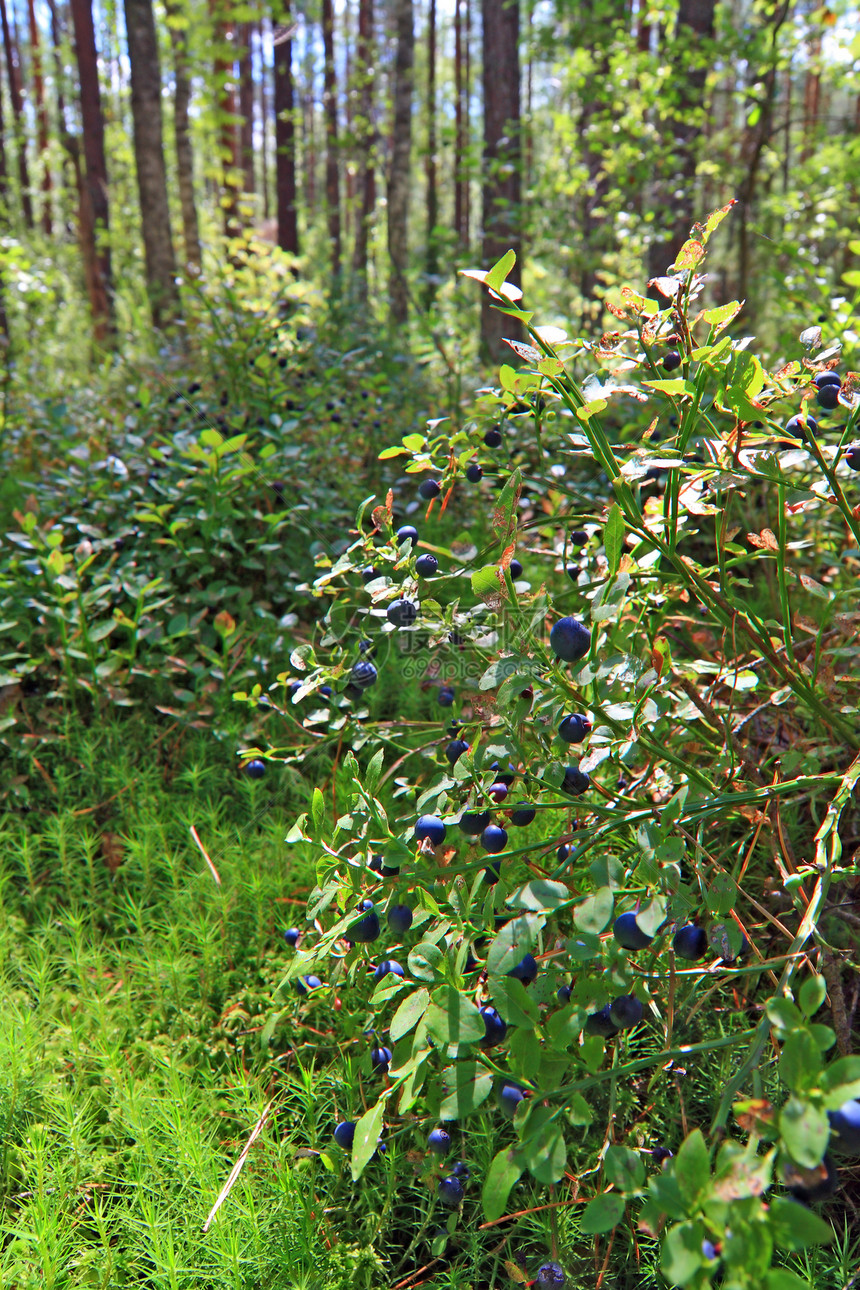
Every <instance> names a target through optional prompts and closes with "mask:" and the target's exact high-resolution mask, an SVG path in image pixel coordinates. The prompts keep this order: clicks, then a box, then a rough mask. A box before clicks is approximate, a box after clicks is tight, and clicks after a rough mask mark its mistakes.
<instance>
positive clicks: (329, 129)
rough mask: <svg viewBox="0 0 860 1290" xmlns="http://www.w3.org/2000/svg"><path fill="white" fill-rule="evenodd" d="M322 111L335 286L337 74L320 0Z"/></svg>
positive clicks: (328, 8)
mask: <svg viewBox="0 0 860 1290" xmlns="http://www.w3.org/2000/svg"><path fill="white" fill-rule="evenodd" d="M322 36H323V58H324V70H323V111H324V115H325V141H326V148H325V200H326V219H327V224H328V241H329V255H330V257H331V276H332V286H333V287H334V288H335V290H336V289H337V285H338V282H339V279H340V271H341V234H340V168H339V165H338V147H337V76H336V72H335V64H334V7H333V5H332V0H322Z"/></svg>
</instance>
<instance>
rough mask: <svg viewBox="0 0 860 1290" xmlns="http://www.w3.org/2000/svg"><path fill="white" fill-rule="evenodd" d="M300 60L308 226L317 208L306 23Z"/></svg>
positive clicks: (311, 58)
mask: <svg viewBox="0 0 860 1290" xmlns="http://www.w3.org/2000/svg"><path fill="white" fill-rule="evenodd" d="M304 36H305V44H304V51H303V58H302V70H303V78H302V80H303V83H302V156H303V157H304V162H305V209H306V211H307V219H308V224H310V222H311V220H312V218H313V216H314V215H315V214H316V208H317V136H316V110H315V103H314V81H315V77H314V53H313V46H312V44H311V39H310V33H309V30H308V25H307V23H306V24H305V33H304Z"/></svg>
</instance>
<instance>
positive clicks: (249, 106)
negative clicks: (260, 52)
mask: <svg viewBox="0 0 860 1290" xmlns="http://www.w3.org/2000/svg"><path fill="white" fill-rule="evenodd" d="M252 31H253V26H252V24H251V23H250V22H243V23H242V24H241V26H240V27H239V44H240V46H241V48H240V51H239V117H240V118H241V119H240V123H239V158H240V161H241V163H242V167H241V168H242V188H243V191H244V192H246V193H255V192H256V191H257V185H256V183H255V180H254V66H253V63H252V61H251V33H252Z"/></svg>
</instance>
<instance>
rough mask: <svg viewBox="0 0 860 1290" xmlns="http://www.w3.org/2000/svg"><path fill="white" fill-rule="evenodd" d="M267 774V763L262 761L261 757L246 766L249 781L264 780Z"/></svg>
mask: <svg viewBox="0 0 860 1290" xmlns="http://www.w3.org/2000/svg"><path fill="white" fill-rule="evenodd" d="M265 773H266V763H265V762H264V761H260V758H259V757H255V758H254V760H253V761H249V762H248V764H247V765H246V766H245V774H246V775H247V776H248V778H249V779H262V778H263V776H264V775H265Z"/></svg>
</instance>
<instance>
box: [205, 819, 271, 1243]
mask: <svg viewBox="0 0 860 1290" xmlns="http://www.w3.org/2000/svg"><path fill="white" fill-rule="evenodd" d="M192 832H193V826H192ZM200 849H201V851H202V850H203V848H202V847H201V848H200ZM203 854H204V855H206V852H205V851H203ZM207 858H208V857H207ZM219 882H220V879H219ZM274 1105H275V1099H274V1098H272V1100H271V1102H269V1104H268V1106H266V1107H265V1109H264V1111H263V1114H262V1115H261V1116H260V1118H259V1120H258V1121H257V1123H256V1124H255V1125H254V1127H253V1129H252V1130H251V1136H250V1138H249V1139H248V1141H247V1142H246V1143H245V1145H244V1147H243V1148H242V1154H241V1155H240V1157H239V1159H238V1160H237V1161H236V1163H235V1165H234V1166H233V1168H232V1169H231V1170H230V1175H229V1177H228V1179H227V1181H226V1182H225V1184H224V1186H223V1187H222V1188H221V1191H220V1193H219V1195H218V1199H217V1200H216V1202H215V1204H214V1205H213V1206H212V1208H211V1209H210V1211H209V1217H208V1218H207V1219H206V1222H205V1223H204V1224H203V1231H204V1233H206V1232H208V1231H209V1228H210V1226H211V1224H212V1220H213V1218H214V1217H215V1215H216V1214H217V1213H218V1210H219V1209H220V1208H221V1206H222V1205H223V1204H224V1201H225V1200H226V1199H227V1197H228V1196H229V1195H230V1192H231V1191H232V1190H233V1184H234V1183H235V1181H236V1179H237V1178H238V1177H239V1174H240V1173H241V1172H242V1166H243V1165H244V1163H245V1161H246V1160H247V1159H248V1152H249V1151H250V1150H251V1148H252V1147H253V1145H254V1143H255V1142H256V1141H257V1139H258V1138H259V1136H260V1134H261V1133H262V1132H263V1129H264V1128H265V1125H266V1121H267V1120H268V1118H269V1112H270V1111H271V1109H272V1107H273V1106H274Z"/></svg>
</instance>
